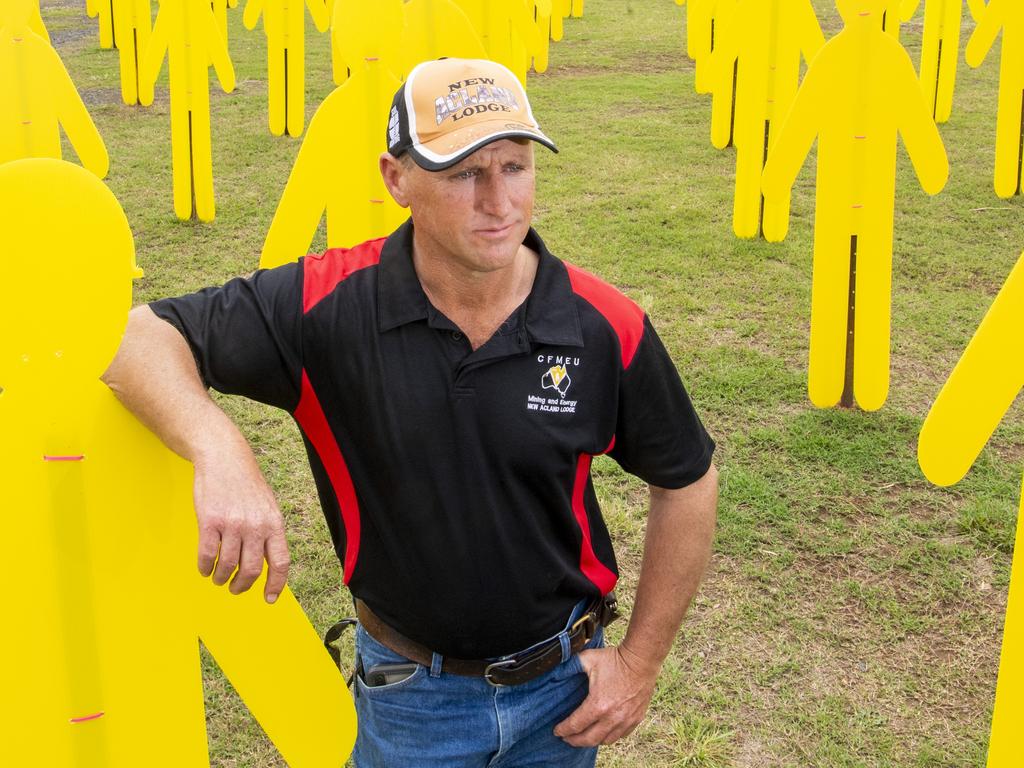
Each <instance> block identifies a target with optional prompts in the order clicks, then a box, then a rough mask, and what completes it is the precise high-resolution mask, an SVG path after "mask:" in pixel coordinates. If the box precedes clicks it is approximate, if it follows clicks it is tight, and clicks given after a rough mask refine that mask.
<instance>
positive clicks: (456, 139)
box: [387, 59, 558, 171]
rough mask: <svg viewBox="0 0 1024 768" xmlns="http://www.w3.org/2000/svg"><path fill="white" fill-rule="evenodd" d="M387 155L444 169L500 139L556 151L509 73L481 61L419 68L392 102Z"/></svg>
mask: <svg viewBox="0 0 1024 768" xmlns="http://www.w3.org/2000/svg"><path fill="white" fill-rule="evenodd" d="M387 130H388V135H387V145H388V152H390V153H391V154H392V155H394V156H395V157H399V156H400V155H402V154H404V153H405V152H408V153H409V155H410V156H411V157H412V159H413V160H414V161H415V162H416V164H417V165H418V166H420V167H421V168H424V169H426V170H428V171H442V170H444V169H445V168H450V167H451V166H453V165H455V164H456V163H458V162H460V161H461V160H463V159H464V158H466V157H467V156H468V155H470V154H472V153H473V152H475V151H476V150H478V149H480V147H482V146H484V145H486V144H490V143H491V142H492V141H497V140H498V139H510V138H523V139H532V140H533V141H538V142H540V143H541V144H543V145H544V146H546V147H548V148H549V149H551V150H552V151H554V152H557V151H558V147H556V146H555V144H554V142H553V141H551V139H549V138H548V137H547V136H545V135H544V134H543V133H542V132H541V130H540V126H538V125H537V121H536V120H535V119H534V117H533V112H532V111H531V110H530V102H529V101H528V100H527V98H526V91H525V90H523V86H522V84H521V83H520V82H519V80H518V79H517V78H516V76H515V75H514V74H512V72H511V70H509V69H508V68H507V67H504V66H502V65H501V64H498V63H496V62H493V61H487V60H485V59H437V60H435V61H425V62H423V63H422V64H418V65H417V66H416V67H414V68H413V70H412V72H410V73H409V77H408V78H406V80H405V82H404V83H403V84H402V87H401V88H399V89H398V92H397V93H396V94H395V98H394V100H393V101H392V103H391V114H390V116H389V118H388V129H387Z"/></svg>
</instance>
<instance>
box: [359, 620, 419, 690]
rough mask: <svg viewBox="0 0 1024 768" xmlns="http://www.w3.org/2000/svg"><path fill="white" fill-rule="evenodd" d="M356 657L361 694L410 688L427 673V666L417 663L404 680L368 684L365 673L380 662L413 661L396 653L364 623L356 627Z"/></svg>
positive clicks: (398, 662)
mask: <svg viewBox="0 0 1024 768" xmlns="http://www.w3.org/2000/svg"><path fill="white" fill-rule="evenodd" d="M356 659H357V666H358V668H360V672H361V674H357V675H356V688H357V690H358V691H359V693H360V694H363V693H365V694H368V695H370V696H373V695H376V694H384V693H387V692H389V691H396V690H400V689H402V688H408V687H409V686H411V685H412V684H413V683H414V682H416V681H418V680H419V679H420V678H422V677H423V676H424V675H425V674H426V673H427V668H426V667H424V666H423V665H422V664H416V670H415V671H414V672H413V673H412V674H411V675H409V676H408V677H406V678H403V679H402V680H398V681H396V682H394V683H388V684H387V685H367V684H366V681H365V679H364V675H365V674H366V673H367V672H368V671H369V670H370V669H371V668H373V667H375V666H377V665H378V664H405V663H413V662H412V661H411V660H410V659H407V658H406V657H404V656H402V655H401V654H398V653H395V652H394V651H392V650H391V649H390V648H388V647H387V646H386V645H384V644H383V643H381V642H380V641H378V640H377V639H376V638H374V637H373V636H372V635H371V634H370V633H369V632H367V631H366V630H365V629H363V627H362V625H359V626H358V627H356Z"/></svg>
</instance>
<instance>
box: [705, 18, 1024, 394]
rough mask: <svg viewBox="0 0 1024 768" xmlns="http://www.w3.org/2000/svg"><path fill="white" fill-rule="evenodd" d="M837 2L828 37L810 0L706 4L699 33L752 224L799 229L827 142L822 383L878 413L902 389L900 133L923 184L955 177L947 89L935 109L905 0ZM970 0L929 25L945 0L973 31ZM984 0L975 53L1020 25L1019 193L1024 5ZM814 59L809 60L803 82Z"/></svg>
mask: <svg viewBox="0 0 1024 768" xmlns="http://www.w3.org/2000/svg"><path fill="white" fill-rule="evenodd" d="M836 4H837V6H838V9H839V12H840V15H841V16H842V18H843V22H844V28H843V30H842V31H841V32H840V33H839V34H838V35H836V36H835V37H834V38H833V39H832V40H830V41H829V42H828V43H825V41H824V37H823V35H822V33H821V29H820V27H819V25H818V21H817V18H816V15H815V12H814V8H813V6H812V4H811V2H810V0H767V2H766V1H765V0H690V6H689V8H690V14H691V18H690V21H689V22H688V25H687V32H688V36H689V43H690V49H691V53H692V54H695V55H696V58H697V62H698V64H697V72H696V87H697V90H698V91H707V92H711V93H712V95H713V103H712V127H711V134H712V140H713V143H714V145H715V146H716V147H725V146H727V145H728V144H729V143H730V142H731V143H732V144H733V145H734V146H735V147H736V187H735V196H734V206H733V228H734V231H735V233H736V234H737V236H739V237H755V236H757V234H758V233H759V232H763V234H764V236H765V238H766V239H767V240H768V241H771V242H778V241H780V240H782V239H783V238H784V237H785V235H786V232H787V229H788V224H789V207H790V192H791V189H792V186H793V183H794V181H795V179H796V176H797V174H798V172H799V170H800V167H801V166H802V164H803V161H804V158H805V157H806V155H807V153H808V152H809V151H810V148H811V145H812V144H813V143H814V141H815V139H817V140H818V158H817V180H816V203H815V223H814V270H813V274H814V277H813V287H812V301H811V340H810V355H809V364H808V392H809V395H810V398H811V400H812V402H814V403H815V405H818V406H819V407H831V406H833V405H835V404H837V403H839V402H843V403H844V404H848V405H852V404H853V401H854V399H855V400H856V402H857V404H858V405H860V406H861V407H862V408H864V409H866V410H874V409H877V408H879V407H881V406H882V404H884V402H885V400H886V398H887V396H888V390H889V349H890V332H891V328H890V314H891V313H890V294H891V282H892V242H893V218H894V207H895V186H896V185H895V181H896V147H897V136H902V138H903V142H904V144H905V146H906V148H907V151H908V154H909V155H910V158H911V161H912V163H913V166H914V169H915V171H916V172H917V175H918V178H919V179H920V181H921V185H922V187H923V188H924V189H925V191H926V192H928V193H929V194H937V193H938V192H939V191H940V190H941V189H942V188H943V186H944V185H945V182H946V179H947V177H948V173H949V165H948V160H947V158H946V153H945V149H944V147H943V144H942V139H941V136H940V135H939V131H938V128H937V126H936V122H935V120H934V115H935V112H936V110H937V109H944V107H942V103H943V102H942V99H941V98H938V97H937V96H935V94H934V93H933V94H932V95H933V97H935V98H934V99H933V102H932V104H931V105H929V103H928V94H927V93H926V91H925V90H923V89H922V88H921V86H920V80H919V78H918V77H917V75H916V73H915V72H914V68H913V64H912V63H911V61H910V57H909V55H908V54H907V53H906V51H905V50H904V48H903V47H902V45H900V43H899V41H898V39H897V35H896V34H894V33H895V32H896V30H895V28H894V27H895V26H896V25H889V29H888V30H886V29H885V26H886V25H885V20H886V19H888V18H892V17H893V16H894V10H895V9H894V5H896V4H894V3H893V2H892V0H838V1H837V3H836ZM960 5H961V4H960V0H955V2H954V1H953V0H951V1H950V2H949V3H947V4H946V5H943V6H940V3H939V0H929V4H928V7H927V9H926V30H927V29H929V22H928V19H929V16H928V11H929V10H932V9H940V10H941V9H944V10H943V13H944V14H946V16H949V17H950V18H949V19H947V21H949V23H952V16H955V17H956V18H955V21H956V22H957V35H958V34H959V18H960ZM901 7H902V8H903V10H905V11H906V10H907V9H908V8H909V9H910V10H911V11H913V10H916V7H917V4H916V3H913V2H911V3H908V4H907V5H903V6H901ZM972 8H973V9H974V10H975V12H976V13H977V14H978V17H979V21H978V25H977V27H976V29H975V32H974V34H973V35H972V37H971V41H970V42H969V44H968V46H967V59H968V62H969V63H971V64H972V65H974V66H977V65H979V64H980V63H981V60H982V59H983V58H984V55H985V54H986V53H987V51H988V49H989V48H990V47H991V45H992V43H993V41H994V39H995V37H996V35H997V34H998V33H999V31H1000V29H1001V28H1002V29H1004V31H1005V35H1004V43H1003V68H1002V78H1001V84H1000V104H1001V106H1000V113H999V120H998V128H997V132H998V137H999V138H998V142H997V152H996V157H997V171H996V183H997V190H999V191H1000V193H1001V194H1006V195H1011V194H1013V193H1014V192H1016V191H1017V190H1018V189H1019V187H1020V152H1021V104H1022V94H1024V58H1022V57H1024V3H1014V2H1007V1H1006V0H992V2H990V3H989V4H988V5H987V6H982V5H981V4H980V3H979V4H977V5H974V6H972ZM954 10H955V13H954ZM701 14H705V15H703V16H702V15H701ZM933 15H934V14H933ZM932 26H933V27H934V26H935V25H934V23H933V24H932ZM712 28H713V29H714V40H715V43H714V47H713V49H712V47H711V32H710V30H711V29H712ZM887 32H888V33H887ZM957 39H958V38H957ZM940 42H941V41H940ZM925 47H926V48H927V46H925ZM938 47H939V48H944V46H943V45H939V46H938ZM954 50H955V49H954ZM801 57H802V58H803V59H804V61H806V62H808V68H807V73H806V75H805V78H804V80H803V82H802V83H800V84H799V88H798V82H799V73H800V61H801ZM947 59H952V60H953V61H954V63H955V59H956V56H952V57H947ZM734 94H735V103H732V102H733V95H734ZM951 94H952V86H951V84H950V85H949V88H948V97H949V99H951Z"/></svg>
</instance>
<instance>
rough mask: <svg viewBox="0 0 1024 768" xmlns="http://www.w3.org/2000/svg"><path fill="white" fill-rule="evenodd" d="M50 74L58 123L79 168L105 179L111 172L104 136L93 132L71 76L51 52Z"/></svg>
mask: <svg viewBox="0 0 1024 768" xmlns="http://www.w3.org/2000/svg"><path fill="white" fill-rule="evenodd" d="M51 66H52V68H53V73H52V74H51V76H50V81H49V86H50V88H52V89H53V98H54V101H55V102H56V107H57V119H58V120H59V121H60V124H61V127H62V128H63V129H64V133H66V134H67V137H68V141H70V142H71V146H73V147H74V148H75V152H76V153H77V154H78V159H79V160H81V161H82V165H83V166H85V167H86V168H88V169H89V170H90V171H92V172H93V173H94V174H96V175H97V176H98V177H99V178H101V179H104V178H106V176H107V171H109V170H110V158H109V156H108V155H107V148H106V146H104V144H103V137H102V136H100V132H99V131H98V130H97V129H96V124H95V123H94V122H93V121H92V118H91V117H90V116H89V110H87V109H86V108H85V103H84V102H83V101H82V97H81V96H79V95H78V91H77V90H76V89H75V84H74V83H72V82H71V76H70V75H69V74H68V71H67V70H66V69H65V68H64V64H63V63H62V62H61V60H60V58H59V57H58V56H57V54H56V53H54V55H53V57H52V59H51Z"/></svg>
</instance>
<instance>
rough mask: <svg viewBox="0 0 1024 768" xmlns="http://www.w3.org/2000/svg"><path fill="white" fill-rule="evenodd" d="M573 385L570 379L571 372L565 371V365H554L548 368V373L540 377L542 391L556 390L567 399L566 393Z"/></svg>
mask: <svg viewBox="0 0 1024 768" xmlns="http://www.w3.org/2000/svg"><path fill="white" fill-rule="evenodd" d="M570 384H572V379H571V378H570V377H569V372H568V371H567V370H565V366H564V365H552V366H551V367H550V368H548V370H547V372H545V374H544V375H543V376H541V377H540V386H541V388H542V389H556V390H558V394H560V395H561V396H562V397H565V393H566V391H567V390H568V389H569V385H570Z"/></svg>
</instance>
